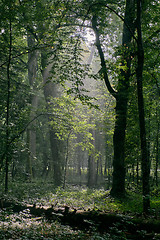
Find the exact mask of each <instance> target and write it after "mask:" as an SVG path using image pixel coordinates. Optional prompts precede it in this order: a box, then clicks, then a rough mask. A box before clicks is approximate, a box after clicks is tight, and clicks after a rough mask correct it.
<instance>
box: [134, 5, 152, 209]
mask: <svg viewBox="0 0 160 240" xmlns="http://www.w3.org/2000/svg"><path fill="white" fill-rule="evenodd" d="M141 4H142V1H141V0H137V34H138V39H137V47H138V53H137V57H138V62H137V71H136V74H137V93H138V111H139V126H140V139H141V160H142V187H143V211H144V212H146V213H148V210H149V208H150V183H149V177H150V161H149V154H148V149H147V140H146V127H145V114H144V99H143V65H144V50H143V41H142V30H141Z"/></svg>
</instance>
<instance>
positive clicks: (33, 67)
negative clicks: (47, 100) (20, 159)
mask: <svg viewBox="0 0 160 240" xmlns="http://www.w3.org/2000/svg"><path fill="white" fill-rule="evenodd" d="M27 42H28V47H29V48H33V47H34V46H35V38H34V36H32V35H31V34H28V36H27ZM36 75H37V51H36V50H34V51H32V52H30V53H28V80H29V84H30V87H31V89H32V91H33V92H32V94H31V96H30V102H31V111H30V119H31V120H32V119H33V118H34V117H35V110H36V108H37V99H38V98H37V95H36V94H35V82H36ZM35 128H36V122H35V121H34V122H33V123H32V124H30V126H29V128H28V129H27V140H28V150H29V153H28V163H27V169H26V171H27V175H28V179H29V180H30V181H31V180H32V177H33V171H32V168H33V163H34V161H35V158H36V130H35Z"/></svg>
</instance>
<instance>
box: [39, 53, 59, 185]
mask: <svg viewBox="0 0 160 240" xmlns="http://www.w3.org/2000/svg"><path fill="white" fill-rule="evenodd" d="M41 65H42V76H43V83H44V96H45V99H46V103H47V107H48V106H49V103H50V97H56V95H57V86H56V84H54V83H52V82H48V80H49V77H50V70H51V68H52V64H51V63H50V64H48V56H47V53H46V51H42V52H41ZM48 121H49V122H50V121H51V117H49V118H48ZM53 121H54V119H53ZM49 133H50V146H51V152H52V160H53V171H54V177H53V178H54V184H55V185H56V186H59V185H61V184H62V171H61V161H60V160H61V159H60V154H59V148H60V142H59V140H58V138H57V136H56V134H55V131H54V130H53V128H52V127H50V129H49Z"/></svg>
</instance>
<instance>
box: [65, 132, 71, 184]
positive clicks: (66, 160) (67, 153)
mask: <svg viewBox="0 0 160 240" xmlns="http://www.w3.org/2000/svg"><path fill="white" fill-rule="evenodd" d="M70 135H71V131H70V132H69V134H68V137H67V143H66V157H65V166H64V178H63V188H65V186H66V176H67V167H68V156H69V137H70Z"/></svg>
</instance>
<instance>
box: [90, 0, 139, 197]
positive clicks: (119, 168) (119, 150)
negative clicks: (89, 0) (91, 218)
mask: <svg viewBox="0 0 160 240" xmlns="http://www.w3.org/2000/svg"><path fill="white" fill-rule="evenodd" d="M134 17H135V0H127V1H126V11H125V17H124V27H123V39H122V46H123V49H124V50H123V56H122V64H123V65H126V64H127V70H125V71H124V70H121V75H120V76H119V81H118V90H117V92H115V91H114V89H113V88H112V87H111V84H110V82H109V79H108V74H107V68H106V63H105V58H104V54H103V50H102V47H101V43H100V40H99V32H98V29H97V22H96V18H95V17H93V19H92V27H93V30H94V32H95V35H96V46H97V49H98V52H99V56H100V59H101V66H102V70H103V77H104V80H105V83H106V86H107V88H108V91H109V92H110V93H111V94H112V95H113V97H115V99H116V120H115V129H114V136H113V144H114V159H113V183H112V190H111V195H112V196H115V197H119V196H122V195H124V194H125V163H124V160H125V131H126V118H127V104H128V88H129V79H130V66H131V58H130V53H129V49H130V45H131V40H132V37H133V34H134Z"/></svg>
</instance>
